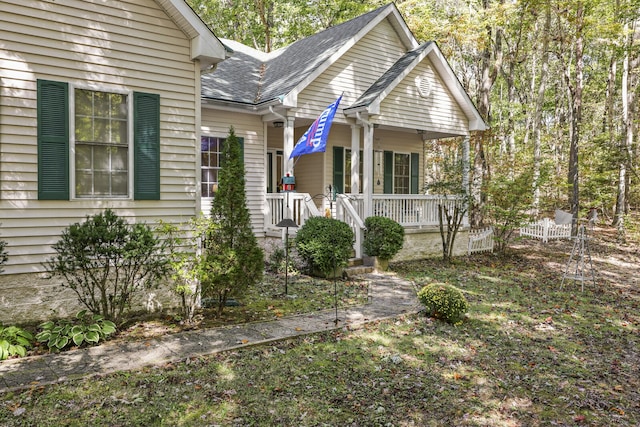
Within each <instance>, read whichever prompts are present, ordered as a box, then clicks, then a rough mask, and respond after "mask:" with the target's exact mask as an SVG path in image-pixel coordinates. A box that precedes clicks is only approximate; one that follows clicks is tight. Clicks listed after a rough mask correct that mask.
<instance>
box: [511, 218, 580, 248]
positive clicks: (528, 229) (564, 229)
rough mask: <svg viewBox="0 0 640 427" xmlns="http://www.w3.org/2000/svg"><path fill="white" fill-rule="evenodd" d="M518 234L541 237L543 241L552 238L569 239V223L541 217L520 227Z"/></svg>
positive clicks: (535, 237)
mask: <svg viewBox="0 0 640 427" xmlns="http://www.w3.org/2000/svg"><path fill="white" fill-rule="evenodd" d="M520 236H528V237H533V238H534V239H541V240H542V241H543V242H544V243H546V242H548V241H549V240H553V239H570V238H571V224H556V223H555V221H554V220H552V219H550V218H543V219H541V220H540V221H538V222H535V223H532V224H527V225H525V226H524V227H521V228H520Z"/></svg>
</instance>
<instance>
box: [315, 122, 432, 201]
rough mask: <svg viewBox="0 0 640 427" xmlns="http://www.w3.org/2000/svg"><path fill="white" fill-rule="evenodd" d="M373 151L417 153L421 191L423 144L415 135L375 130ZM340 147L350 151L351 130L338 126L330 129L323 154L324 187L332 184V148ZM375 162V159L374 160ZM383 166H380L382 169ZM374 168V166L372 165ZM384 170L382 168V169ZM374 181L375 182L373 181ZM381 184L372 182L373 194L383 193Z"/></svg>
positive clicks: (361, 183)
mask: <svg viewBox="0 0 640 427" xmlns="http://www.w3.org/2000/svg"><path fill="white" fill-rule="evenodd" d="M363 140H364V139H363V136H362V135H360V149H363ZM373 140H374V142H373V149H374V151H393V152H395V153H403V154H411V153H417V154H419V155H420V164H419V170H420V176H419V178H418V182H419V185H420V190H422V186H423V182H424V173H423V169H424V167H423V162H424V158H423V157H424V156H423V154H424V153H423V144H422V140H421V139H420V137H419V136H418V134H416V133H410V132H394V131H390V130H385V129H375V130H374V134H373ZM335 146H341V147H344V148H346V149H351V129H350V128H348V127H346V126H340V127H336V128H333V127H332V128H331V137H330V138H329V142H328V144H327V152H326V154H325V172H324V186H325V188H326V186H327V185H329V184H332V183H333V147H335ZM374 161H375V159H374ZM383 166H384V165H381V167H382V168H383ZM374 168H375V165H374ZM382 170H384V168H383V169H382ZM374 181H375V180H374ZM362 185H363V177H360V189H361V190H362ZM383 188H384V187H383V182H382V181H381V182H380V184H379V185H378V184H377V182H373V192H374V193H383Z"/></svg>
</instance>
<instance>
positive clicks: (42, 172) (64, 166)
mask: <svg viewBox="0 0 640 427" xmlns="http://www.w3.org/2000/svg"><path fill="white" fill-rule="evenodd" d="M70 100H71V102H70ZM71 135H73V137H71ZM132 167H133V170H131V168H132ZM72 185H73V188H72ZM132 193H133V194H132ZM72 198H77V199H104V198H121V199H132V198H133V199H135V200H159V199H160V96H159V95H157V94H150V93H142V92H129V93H125V92H119V93H116V92H107V91H100V90H93V89H86V88H82V87H73V86H71V87H70V86H69V84H68V83H65V82H56V81H50V80H38V199H40V200H70V199H72Z"/></svg>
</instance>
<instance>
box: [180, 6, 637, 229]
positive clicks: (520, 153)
mask: <svg viewBox="0 0 640 427" xmlns="http://www.w3.org/2000/svg"><path fill="white" fill-rule="evenodd" d="M188 1H189V3H190V5H191V6H192V7H193V9H194V10H195V11H196V12H197V13H198V14H199V15H200V16H201V17H202V19H203V20H204V21H205V22H206V23H207V24H208V25H209V26H210V27H211V29H212V30H213V31H214V32H215V34H216V35H217V36H218V37H220V38H227V39H233V40H236V41H239V42H242V43H244V44H246V45H248V46H252V47H254V48H256V49H259V50H262V51H266V52H269V51H272V50H275V49H278V48H281V47H283V46H286V45H288V44H290V43H292V42H294V41H296V40H299V39H301V38H303V37H306V36H308V35H311V34H314V33H316V32H318V31H321V30H323V29H326V28H328V27H330V26H334V25H337V24H339V23H341V22H344V21H346V20H349V19H351V18H354V17H356V16H359V15H361V14H363V13H365V12H367V11H370V10H373V9H375V8H377V7H380V6H383V5H384V4H386V3H388V2H387V1H384V0H382V1H380V0H188ZM396 5H397V7H398V9H399V10H400V12H401V13H402V15H403V17H404V19H405V21H406V23H407V24H408V26H409V28H410V29H411V31H412V32H413V34H414V35H415V37H416V38H417V39H418V41H419V42H425V41H436V42H437V43H438V45H439V47H440V49H441V50H442V51H443V52H444V54H445V57H446V58H447V59H448V61H449V63H450V65H451V66H452V68H453V69H454V71H455V72H456V74H457V76H458V78H459V80H460V82H461V83H462V85H463V86H464V87H465V89H466V90H467V92H468V93H469V94H470V96H471V98H472V100H473V101H474V102H475V104H476V106H477V108H478V110H479V111H480V113H481V114H482V116H483V117H484V118H485V121H486V122H487V123H488V124H489V126H490V130H489V131H487V132H483V133H481V134H476V135H472V139H471V149H472V153H471V163H472V164H471V180H470V182H471V184H470V186H471V188H470V195H471V197H472V201H473V210H472V212H471V221H472V225H481V224H482V223H483V222H484V221H486V220H487V218H488V217H491V212H494V213H495V211H496V206H499V208H500V209H523V208H524V207H526V209H525V210H526V212H527V214H528V215H531V216H534V217H535V216H539V215H542V214H544V213H547V214H548V213H549V212H553V210H554V209H556V208H558V209H563V210H566V211H570V212H572V213H573V214H574V217H577V218H583V217H584V216H585V215H586V212H587V211H588V210H589V209H591V208H597V209H598V212H599V214H600V219H601V221H605V222H607V223H610V224H612V225H614V226H616V227H617V228H618V231H619V235H620V237H624V235H625V230H626V229H628V227H630V226H632V223H631V222H630V221H629V217H630V213H631V208H632V207H634V206H637V205H638V201H639V198H640V193H639V190H640V187H639V186H638V182H639V181H640V179H638V178H639V177H638V169H637V161H636V159H637V158H638V154H639V153H638V150H639V148H638V144H637V143H636V138H637V136H636V135H637V133H638V120H637V116H638V102H637V91H638V62H639V61H640V50H639V42H638V31H637V28H636V26H637V23H638V20H639V18H640V1H638V0H610V1H601V0H583V1H576V0H529V1H520V0H399V1H397V2H396ZM458 145H459V144H458V143H456V141H440V142H439V143H437V144H431V145H430V146H429V147H426V148H427V149H428V150H431V151H433V152H434V155H433V159H434V160H433V162H435V163H434V164H436V166H437V167H435V168H432V169H431V173H432V174H434V175H435V176H434V177H432V179H435V180H436V181H438V180H439V181H443V180H444V179H445V178H444V177H445V175H446V174H447V170H448V167H447V165H448V164H450V163H452V162H455V161H456V159H459V154H458ZM438 159H439V160H438ZM505 187H506V188H508V189H509V191H508V193H509V194H510V195H511V197H509V198H507V199H508V200H505V195H504V189H505Z"/></svg>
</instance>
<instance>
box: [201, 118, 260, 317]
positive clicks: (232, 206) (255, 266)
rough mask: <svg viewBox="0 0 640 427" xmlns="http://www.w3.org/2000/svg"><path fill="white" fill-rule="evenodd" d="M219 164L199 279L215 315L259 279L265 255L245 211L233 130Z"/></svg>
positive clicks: (238, 151) (239, 155) (242, 171)
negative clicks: (214, 307)
mask: <svg viewBox="0 0 640 427" xmlns="http://www.w3.org/2000/svg"><path fill="white" fill-rule="evenodd" d="M220 163H221V169H220V173H219V175H218V181H219V182H218V191H217V192H216V195H215V198H214V199H213V204H212V206H211V221H210V225H209V227H208V228H207V230H206V231H205V236H204V248H203V251H204V253H203V255H204V259H203V262H202V264H201V267H202V269H201V276H200V282H201V287H202V296H203V297H207V298H212V299H213V300H214V301H216V304H217V315H218V316H220V315H221V314H222V312H223V310H224V307H225V304H226V302H227V299H228V298H229V297H237V296H240V295H242V293H243V292H244V290H246V289H247V288H248V287H249V286H252V285H254V284H255V283H258V282H259V281H260V280H262V275H263V272H264V254H263V251H262V249H261V248H260V246H259V245H258V242H257V240H256V237H255V235H254V234H253V231H252V230H251V218H250V215H249V209H248V208H247V202H246V191H245V168H244V162H243V159H242V150H241V147H240V141H239V140H238V138H237V137H236V135H235V131H234V129H233V128H230V130H229V136H228V137H227V139H226V140H225V141H224V144H223V148H222V153H221V155H220Z"/></svg>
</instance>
